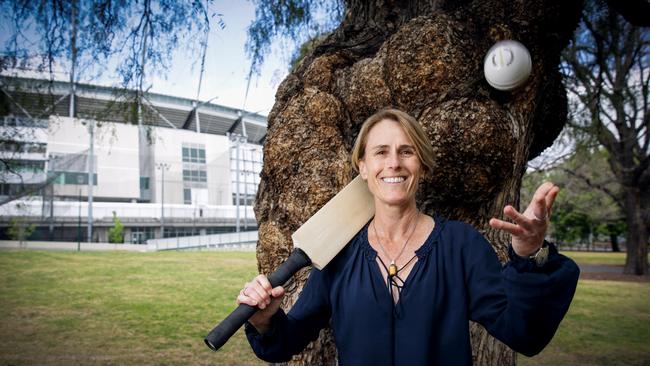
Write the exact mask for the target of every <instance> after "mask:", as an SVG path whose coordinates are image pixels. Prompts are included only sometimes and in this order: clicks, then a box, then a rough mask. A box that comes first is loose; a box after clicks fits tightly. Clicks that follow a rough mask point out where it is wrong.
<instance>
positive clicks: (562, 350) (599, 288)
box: [518, 280, 650, 366]
mask: <svg viewBox="0 0 650 366" xmlns="http://www.w3.org/2000/svg"><path fill="white" fill-rule="evenodd" d="M648 304H650V283H647V282H645V283H643V282H641V283H636V282H610V281H589V280H581V281H580V282H579V284H578V289H577V291H576V295H575V298H574V299H573V303H571V308H570V309H569V312H568V314H567V316H566V317H565V318H564V320H563V321H562V323H561V324H560V328H559V329H558V331H557V333H556V334H555V337H554V338H553V340H552V341H551V343H550V344H549V345H548V346H547V347H546V349H545V350H544V351H542V353H540V354H539V355H537V356H535V357H533V358H527V357H524V356H521V355H519V358H518V359H519V361H520V362H519V364H520V365H524V366H531V365H539V366H542V365H544V366H546V365H549V366H551V365H553V366H557V365H650V312H649V311H648Z"/></svg>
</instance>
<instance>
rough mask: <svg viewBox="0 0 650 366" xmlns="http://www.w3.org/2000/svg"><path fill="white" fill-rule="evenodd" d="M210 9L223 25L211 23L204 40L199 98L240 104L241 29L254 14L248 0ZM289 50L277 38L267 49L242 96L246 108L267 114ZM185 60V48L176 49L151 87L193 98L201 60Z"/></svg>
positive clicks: (243, 73)
mask: <svg viewBox="0 0 650 366" xmlns="http://www.w3.org/2000/svg"><path fill="white" fill-rule="evenodd" d="M212 10H213V11H214V12H218V13H221V14H223V20H224V22H225V24H226V27H225V29H220V28H219V27H216V26H214V27H213V29H212V32H211V35H210V39H209V41H208V51H207V56H206V65H205V74H204V79H203V84H202V86H201V95H200V98H199V99H200V100H207V99H210V98H213V97H215V96H218V98H217V99H216V100H215V101H214V103H217V104H222V105H227V106H230V107H235V108H241V107H242V106H243V103H244V95H245V92H246V77H247V76H248V71H249V68H250V60H249V59H248V58H247V57H246V54H245V52H244V44H245V42H246V29H247V27H248V25H249V24H250V23H251V21H252V20H253V18H254V16H255V9H254V7H253V5H252V4H251V3H250V2H248V1H243V0H226V1H217V2H215V4H214V5H213V8H212ZM290 56H291V50H287V49H286V48H283V47H281V46H280V45H278V44H276V45H275V47H274V53H273V54H271V55H268V57H267V59H266V61H265V63H264V65H263V67H262V72H261V75H260V76H257V77H253V79H252V81H251V86H250V90H249V94H248V99H247V102H246V110H249V111H253V112H258V111H260V113H262V114H268V112H269V111H270V110H271V108H272V107H273V103H274V100H275V91H276V89H277V86H278V84H279V83H280V82H281V81H282V80H283V79H284V78H285V76H286V75H287V70H288V68H287V64H288V62H289V61H288V60H289V58H290ZM195 59H196V60H197V61H196V62H195V63H192V62H190V60H189V57H188V56H187V54H186V53H184V52H179V53H178V54H177V55H176V57H175V58H174V63H173V66H172V68H171V69H170V72H169V73H168V75H167V78H166V79H164V78H160V77H156V78H154V79H153V80H150V82H152V88H151V91H153V92H157V93H163V94H169V95H174V96H179V97H186V98H195V97H196V92H197V87H198V80H199V72H200V63H199V61H198V60H199V57H198V55H197V57H195Z"/></svg>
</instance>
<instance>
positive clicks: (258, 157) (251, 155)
mask: <svg viewBox="0 0 650 366" xmlns="http://www.w3.org/2000/svg"><path fill="white" fill-rule="evenodd" d="M239 149H240V151H239V154H237V146H236V145H235V146H233V148H232V149H231V151H230V179H231V187H232V202H233V204H234V205H236V204H237V191H238V190H239V204H240V205H247V206H248V205H253V203H254V201H255V196H256V194H257V187H258V185H259V183H260V173H261V172H262V157H263V155H262V149H261V146H256V145H252V144H245V145H240V146H239ZM237 155H239V162H238V161H237ZM237 170H239V176H238V175H237ZM238 183H239V184H238Z"/></svg>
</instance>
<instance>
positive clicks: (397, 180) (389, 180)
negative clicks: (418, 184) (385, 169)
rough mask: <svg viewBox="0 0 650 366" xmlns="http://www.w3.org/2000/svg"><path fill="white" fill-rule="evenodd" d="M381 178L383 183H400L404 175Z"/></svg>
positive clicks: (403, 179)
mask: <svg viewBox="0 0 650 366" xmlns="http://www.w3.org/2000/svg"><path fill="white" fill-rule="evenodd" d="M381 180H382V181H383V182H385V183H402V182H403V181H405V180H406V177H383V178H381Z"/></svg>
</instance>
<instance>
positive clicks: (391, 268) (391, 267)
mask: <svg viewBox="0 0 650 366" xmlns="http://www.w3.org/2000/svg"><path fill="white" fill-rule="evenodd" d="M419 215H420V211H418V212H417V214H416V215H415V224H414V225H413V230H411V234H409V236H408V237H407V238H406V241H405V242H404V245H403V246H402V250H400V251H399V254H397V257H395V259H391V258H390V256H389V255H388V252H386V248H384V245H383V244H382V243H381V241H380V240H379V234H377V225H375V220H373V221H372V229H373V230H374V231H375V237H376V238H377V243H378V244H379V247H380V248H381V251H382V252H383V253H384V255H385V256H386V258H388V259H390V265H389V266H388V277H389V279H390V278H393V277H395V276H396V275H397V272H399V269H398V268H397V265H396V264H395V261H396V260H398V259H399V258H400V257H401V256H402V253H404V249H406V245H407V244H408V243H409V240H411V236H413V233H414V232H415V228H416V227H417V226H418V221H417V217H418V216H419Z"/></svg>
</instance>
